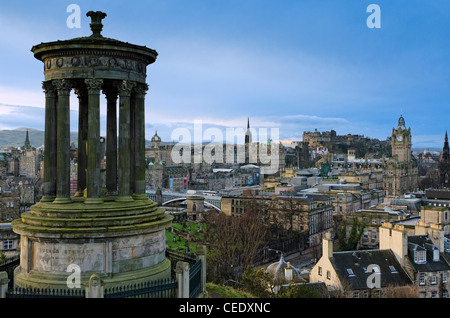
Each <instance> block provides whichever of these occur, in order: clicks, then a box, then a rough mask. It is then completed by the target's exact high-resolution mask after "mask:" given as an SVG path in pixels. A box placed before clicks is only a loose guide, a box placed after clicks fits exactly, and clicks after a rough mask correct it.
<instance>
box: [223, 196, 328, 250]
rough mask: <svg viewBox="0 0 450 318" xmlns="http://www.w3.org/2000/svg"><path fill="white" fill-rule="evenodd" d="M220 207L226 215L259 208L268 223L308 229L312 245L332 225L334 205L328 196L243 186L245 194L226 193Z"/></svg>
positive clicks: (289, 229)
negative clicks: (287, 193)
mask: <svg viewBox="0 0 450 318" xmlns="http://www.w3.org/2000/svg"><path fill="white" fill-rule="evenodd" d="M221 207H222V212H223V213H224V214H225V215H228V216H235V217H239V216H240V215H242V214H244V213H245V212H246V211H247V210H248V209H257V210H258V211H259V213H260V214H261V215H262V216H263V218H264V220H265V221H266V222H267V224H271V225H274V226H277V227H279V228H282V229H284V230H286V231H291V232H293V233H303V234H305V233H306V234H307V235H308V238H309V242H310V245H311V246H314V245H317V244H320V240H321V238H322V236H323V235H324V234H325V232H327V231H330V230H331V229H332V226H333V206H332V205H331V201H330V200H329V199H327V200H314V199H311V198H307V197H299V196H283V195H273V194H269V193H262V192H260V191H259V190H244V191H243V193H242V195H223V196H222V203H221Z"/></svg>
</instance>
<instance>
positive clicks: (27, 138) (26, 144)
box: [24, 129, 31, 148]
mask: <svg viewBox="0 0 450 318" xmlns="http://www.w3.org/2000/svg"><path fill="white" fill-rule="evenodd" d="M24 147H25V148H31V143H30V137H29V135H28V129H27V134H26V137H25V144H24Z"/></svg>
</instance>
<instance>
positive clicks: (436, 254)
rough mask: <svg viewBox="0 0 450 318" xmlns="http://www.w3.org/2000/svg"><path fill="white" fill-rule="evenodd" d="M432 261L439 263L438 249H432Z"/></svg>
mask: <svg viewBox="0 0 450 318" xmlns="http://www.w3.org/2000/svg"><path fill="white" fill-rule="evenodd" d="M433 261H435V262H438V261H439V249H438V248H433Z"/></svg>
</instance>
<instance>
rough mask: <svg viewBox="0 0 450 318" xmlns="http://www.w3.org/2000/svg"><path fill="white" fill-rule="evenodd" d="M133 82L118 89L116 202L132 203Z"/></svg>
mask: <svg viewBox="0 0 450 318" xmlns="http://www.w3.org/2000/svg"><path fill="white" fill-rule="evenodd" d="M134 86H135V82H132V81H127V80H124V81H122V82H121V83H120V85H119V86H118V89H119V168H118V177H119V193H118V194H119V195H118V197H117V199H116V201H119V202H129V201H133V198H132V197H131V192H130V182H131V179H130V174H131V173H130V171H131V153H130V152H131V146H130V139H131V138H130V133H131V132H130V98H131V90H132V89H133V87H134Z"/></svg>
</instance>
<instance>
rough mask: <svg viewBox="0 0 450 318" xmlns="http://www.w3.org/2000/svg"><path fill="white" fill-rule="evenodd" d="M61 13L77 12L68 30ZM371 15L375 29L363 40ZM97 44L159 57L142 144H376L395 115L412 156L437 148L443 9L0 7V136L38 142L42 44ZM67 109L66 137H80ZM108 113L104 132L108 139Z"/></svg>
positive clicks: (430, 1) (307, 3)
mask: <svg viewBox="0 0 450 318" xmlns="http://www.w3.org/2000/svg"><path fill="white" fill-rule="evenodd" d="M70 4H76V5H78V6H79V7H80V9H81V25H80V28H69V27H68V25H67V19H68V18H69V16H70V15H71V14H72V12H67V7H68V6H69V5H70ZM370 4H377V5H378V6H379V8H380V26H381V27H380V28H369V27H368V25H367V20H368V18H369V16H370V15H371V14H372V12H367V7H368V6H369V5H370ZM91 10H93V11H104V12H106V13H107V17H106V18H105V19H104V20H103V24H104V27H103V31H102V34H103V35H104V36H105V37H109V38H114V39H117V40H121V41H124V42H130V43H133V44H138V45H144V46H147V47H149V48H152V49H154V50H156V51H157V52H158V58H157V60H156V62H155V63H154V64H151V65H149V66H148V67H147V83H148V84H149V87H150V89H149V91H148V93H147V96H146V138H147V139H150V138H151V137H152V136H153V134H154V132H155V130H157V131H158V135H159V136H160V137H161V138H162V140H163V141H171V140H173V139H174V138H173V136H172V134H173V132H174V130H175V129H176V128H180V127H183V128H187V129H188V130H191V131H192V133H193V132H194V122H198V121H201V122H202V124H203V126H202V127H203V129H206V128H208V127H214V128H218V129H221V130H223V132H224V134H225V129H226V128H241V127H242V128H245V127H246V124H247V118H250V124H251V126H252V127H253V128H255V129H256V130H258V129H259V128H266V129H278V134H279V139H280V140H294V141H295V140H301V138H302V134H303V132H304V131H313V130H314V129H318V130H319V131H327V130H331V129H334V130H335V131H336V132H337V134H338V135H344V134H360V135H364V136H367V137H371V138H378V139H380V140H384V139H386V138H387V137H389V136H390V135H391V133H392V128H393V127H396V126H397V121H398V118H399V116H400V114H402V115H403V117H404V118H405V120H406V125H407V127H411V132H412V136H413V139H412V140H413V147H416V148H434V147H436V148H442V146H443V141H444V135H445V131H446V130H447V129H448V128H449V127H448V122H449V119H450V116H449V111H448V108H449V101H450V72H449V70H450V1H448V0H427V1H425V0H420V1H418V0H409V1H403V0H370V1H366V0H340V1H336V0H321V1H317V0H282V1H275V0H239V1H237V0H226V1H225V0H190V1H183V0H164V1H162V0H146V1H139V0H136V1H114V0H109V1H103V0H101V1H98V0H97V1H77V0H70V1H65V0H48V1H45V2H44V3H43V2H38V1H31V0H30V1H23V0H18V1H2V2H1V3H0V40H1V48H2V49H1V50H0V63H1V64H0V66H1V72H0V129H16V128H22V127H26V128H34V129H41V130H43V129H44V109H43V107H44V102H45V101H44V94H43V92H42V88H41V82H42V81H43V80H44V75H43V64H42V62H41V61H38V60H36V59H35V58H34V57H33V54H32V52H31V51H30V49H31V48H32V47H33V46H34V45H36V44H39V43H41V42H51V41H55V40H68V39H71V38H76V37H80V36H89V35H90V34H91V31H90V28H89V23H90V19H89V18H87V17H86V16H85V14H86V12H88V11H91ZM76 102H77V100H76V98H75V97H74V95H73V96H72V103H71V110H72V112H71V130H73V131H75V130H76V129H77V103H76ZM105 112H106V111H105V103H104V101H102V107H101V118H102V123H101V128H102V133H104V130H105V126H106V124H105Z"/></svg>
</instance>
